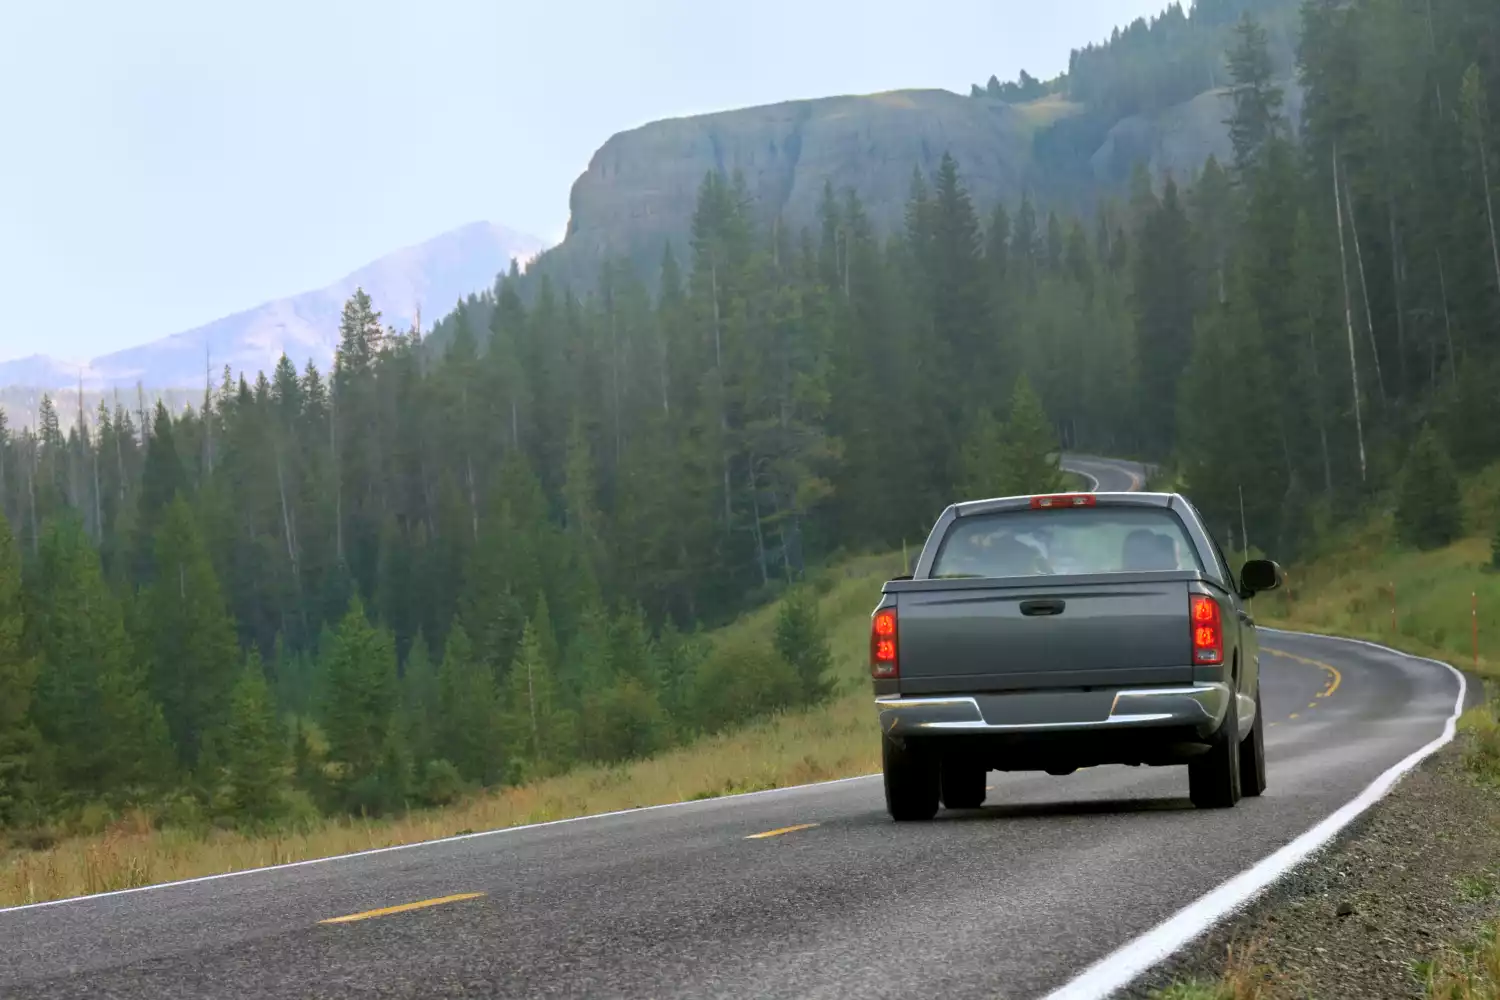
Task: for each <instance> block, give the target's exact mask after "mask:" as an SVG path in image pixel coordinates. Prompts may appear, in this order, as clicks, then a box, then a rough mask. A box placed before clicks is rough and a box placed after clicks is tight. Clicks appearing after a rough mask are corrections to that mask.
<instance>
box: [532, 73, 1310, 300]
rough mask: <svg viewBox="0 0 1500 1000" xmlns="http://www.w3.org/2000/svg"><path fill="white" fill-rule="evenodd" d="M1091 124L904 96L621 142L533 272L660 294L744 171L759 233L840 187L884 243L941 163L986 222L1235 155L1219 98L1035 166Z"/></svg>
mask: <svg viewBox="0 0 1500 1000" xmlns="http://www.w3.org/2000/svg"><path fill="white" fill-rule="evenodd" d="M1287 91H1288V93H1287V109H1288V111H1289V112H1290V115H1291V117H1292V119H1293V122H1294V123H1295V122H1296V121H1297V119H1298V118H1299V117H1300V111H1301V96H1302V95H1301V91H1300V89H1298V88H1297V87H1296V86H1295V85H1294V84H1288V85H1287ZM1088 113H1089V112H1088V110H1087V109H1086V108H1084V107H1082V106H1080V105H1074V104H1069V103H1068V102H1067V101H1065V100H1061V99H1059V98H1056V97H1051V98H1045V99H1043V100H1041V101H1037V102H1032V103H1031V104H1018V105H1010V104H1006V103H1004V102H1002V101H1000V100H995V99H987V98H983V97H972V96H969V97H964V96H960V95H958V94H954V93H951V92H949V91H945V90H904V91H892V92H889V93H883V94H870V95H864V96H851V97H830V98H823V99H820V100H808V101H788V102H785V103H782V104H774V105H768V106H764V107H756V108H745V109H742V110H737V111H725V112H720V113H716V114H708V115H699V116H695V117H689V118H676V119H670V120H666V121H658V122H653V123H651V124H649V125H644V126H642V127H640V128H637V129H632V130H630V131H628V132H621V133H619V134H618V135H615V136H613V137H612V138H610V139H609V141H608V142H606V143H605V144H604V145H603V146H602V147H600V149H599V151H598V152H597V153H595V154H594V157H593V159H592V160H591V161H590V163H589V166H588V169H587V170H586V171H585V172H584V173H583V175H582V176H581V177H579V178H578V180H577V181H576V182H575V183H574V185H573V191H572V197H571V201H570V206H569V207H570V218H569V223H568V231H567V237H566V239H565V240H564V241H563V243H562V244H561V245H560V246H558V247H557V248H555V249H553V250H551V251H549V252H548V253H546V254H543V255H542V257H541V263H540V266H539V267H538V268H537V271H538V272H540V273H546V274H548V275H550V276H551V277H552V278H553V279H554V280H556V281H559V282H561V283H564V284H568V285H571V286H573V287H574V288H578V289H588V288H591V287H592V286H593V283H594V282H595V281H597V278H598V274H599V267H600V265H601V263H602V262H603V261H604V260H605V259H606V258H621V257H623V258H627V259H629V260H631V261H632V262H633V263H634V264H635V265H636V268H637V270H638V271H639V273H641V275H642V276H643V277H645V278H646V279H647V280H648V281H654V279H655V275H656V268H657V264H658V263H659V262H660V259H661V254H662V250H663V247H664V245H665V244H667V243H668V242H670V243H672V244H673V246H674V247H675V248H676V251H677V253H678V255H679V259H682V258H683V257H684V256H686V254H687V240H688V234H689V232H690V229H691V223H692V217H693V210H694V207H695V204H696V200H697V193H698V189H699V186H700V185H701V184H702V182H703V178H704V176H705V175H706V174H707V173H708V172H709V171H722V172H723V173H724V174H725V175H731V174H733V173H734V172H735V171H738V172H739V173H740V174H741V175H742V176H743V177H744V179H745V182H746V186H747V188H748V189H749V192H750V194H751V195H752V196H753V198H754V202H755V210H756V212H757V214H758V216H759V218H760V220H761V221H762V222H763V223H769V221H770V220H771V219H773V218H778V217H779V218H780V219H781V220H782V221H783V222H784V223H787V224H790V225H793V226H798V227H800V226H802V225H805V224H808V223H810V222H812V221H813V220H814V219H815V218H816V212H817V207H818V203H819V201H820V199H821V198H822V196H823V190H824V185H825V184H827V183H829V182H832V184H833V185H834V187H835V189H837V190H839V191H842V190H843V189H845V188H853V189H854V190H855V191H856V192H857V193H858V194H859V196H860V198H861V200H862V201H863V203H864V206H865V210H866V212H867V213H868V215H869V216H870V218H871V220H872V222H873V223H874V224H875V226H876V228H877V230H879V231H881V232H883V233H889V232H891V231H892V230H893V229H894V228H895V227H897V226H899V224H900V223H901V220H902V218H903V209H904V207H905V202H906V199H907V196H908V194H909V193H910V191H911V179H912V171H913V169H914V168H916V169H921V170H922V171H923V172H924V173H930V172H931V171H932V170H934V169H935V168H936V167H937V165H938V163H939V161H940V160H941V159H942V156H943V154H944V153H945V152H948V153H952V154H953V156H954V157H955V158H956V159H957V161H958V163H959V167H960V170H961V171H962V173H963V179H964V182H965V184H966V185H967V187H968V189H969V192H970V194H971V195H972V197H973V199H974V203H975V206H976V208H977V209H978V210H979V211H980V212H981V213H982V214H984V213H988V211H989V209H990V207H991V206H993V205H994V204H995V203H996V202H1005V203H1007V204H1009V205H1011V206H1012V207H1014V206H1015V205H1016V203H1018V202H1019V201H1020V198H1021V196H1022V194H1023V193H1025V192H1027V191H1031V192H1032V193H1034V194H1037V193H1041V194H1042V195H1043V198H1042V200H1044V201H1050V202H1051V203H1052V204H1057V203H1058V202H1060V201H1063V202H1066V201H1067V200H1068V195H1067V194H1066V193H1065V192H1060V191H1059V187H1058V185H1057V184H1056V183H1053V182H1054V181H1055V180H1056V177H1058V176H1063V175H1067V176H1070V177H1075V178H1078V179H1079V180H1080V181H1082V182H1083V183H1084V184H1085V185H1086V186H1087V188H1088V190H1079V191H1077V192H1074V200H1075V202H1076V206H1077V207H1087V206H1088V205H1090V204H1091V203H1092V201H1093V199H1094V198H1095V197H1096V196H1097V195H1098V194H1099V192H1100V191H1101V190H1104V189H1108V188H1109V187H1110V186H1111V185H1117V184H1119V185H1123V183H1124V182H1125V181H1126V180H1128V178H1129V176H1130V173H1131V172H1132V170H1133V169H1134V167H1135V164H1136V163H1137V162H1138V161H1141V160H1144V161H1145V162H1146V163H1147V164H1148V165H1149V167H1150V169H1151V172H1152V174H1153V176H1155V177H1157V178H1160V177H1161V176H1162V175H1163V174H1164V173H1166V172H1168V171H1170V172H1171V173H1172V174H1173V175H1174V176H1176V177H1178V178H1179V179H1182V178H1185V177H1190V176H1192V175H1193V174H1194V173H1196V172H1197V171H1198V170H1199V169H1200V168H1201V167H1202V165H1203V163H1204V161H1206V160H1207V158H1208V157H1209V156H1210V155H1215V156H1218V157H1219V158H1220V159H1221V160H1227V159H1228V158H1229V157H1230V156H1231V155H1232V151H1231V149H1230V144H1229V136H1228V130H1227V128H1226V127H1225V125H1224V121H1225V119H1226V118H1227V117H1228V115H1229V100H1228V96H1227V93H1226V92H1225V91H1222V90H1219V91H1209V92H1205V93H1203V94H1200V95H1199V96H1198V97H1196V98H1194V99H1193V100H1191V101H1187V102H1185V103H1183V104H1180V105H1177V106H1175V107H1172V108H1169V109H1167V110H1166V111H1164V112H1162V113H1160V114H1157V115H1153V116H1149V117H1145V116H1136V117H1131V118H1126V119H1124V120H1122V121H1119V122H1118V123H1115V124H1114V125H1113V127H1110V126H1109V123H1108V122H1104V123H1095V124H1097V126H1098V128H1097V134H1098V135H1099V136H1100V137H1101V138H1100V139H1099V140H1098V141H1096V142H1095V143H1093V144H1089V145H1087V148H1083V149H1080V150H1074V151H1073V152H1070V153H1068V154H1066V155H1068V156H1070V157H1072V158H1073V159H1075V160H1076V161H1077V162H1072V163H1055V162H1049V161H1047V160H1046V159H1045V158H1039V155H1038V153H1037V149H1038V148H1039V147H1040V144H1039V143H1037V142H1036V141H1035V140H1036V138H1037V136H1038V135H1040V134H1042V133H1044V132H1045V131H1046V130H1047V129H1048V128H1049V127H1051V126H1053V125H1054V124H1056V123H1057V122H1059V121H1060V120H1061V119H1064V118H1069V117H1074V116H1078V115H1086V114H1088ZM1091 127H1092V126H1091ZM1048 155H1053V154H1048ZM1063 207H1067V206H1066V205H1064V206H1063Z"/></svg>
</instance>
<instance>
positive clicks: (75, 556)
mask: <svg viewBox="0 0 1500 1000" xmlns="http://www.w3.org/2000/svg"><path fill="white" fill-rule="evenodd" d="M26 630H27V635H28V646H29V647H30V648H31V649H34V650H36V651H37V653H38V654H40V657H41V663H42V673H41V678H40V680H39V682H38V684H37V697H36V701H35V703H34V704H35V709H34V718H35V719H36V720H37V722H38V724H39V728H40V729H41V732H42V737H43V739H44V740H45V741H46V742H47V743H48V744H49V745H50V746H52V747H54V748H55V749H56V760H57V773H58V780H59V782H60V785H61V787H62V788H63V790H65V791H67V792H71V793H75V794H82V795H90V796H105V797H110V798H121V797H125V798H131V797H135V796H137V795H139V794H141V793H143V792H147V791H150V790H151V789H153V788H159V787H161V786H162V785H164V784H165V783H166V782H167V781H169V780H170V777H171V774H172V767H171V743H170V739H169V737H168V735H167V728H166V723H165V721H164V720H163V718H162V714H161V708H160V707H159V706H158V705H157V704H156V703H155V702H154V701H153V700H152V699H151V697H150V695H149V693H148V692H147V687H146V673H145V671H144V670H143V669H141V668H140V667H139V666H137V665H136V663H135V662H134V661H133V659H132V654H131V646H130V644H129V643H128V642H127V641H126V638H125V626H124V623H123V621H122V618H121V614H120V606H119V603H118V602H117V601H116V600H115V597H114V595H113V594H112V593H111V592H110V590H109V588H108V587H107V586H106V585H105V582H104V575H103V572H102V570H101V568H100V565H99V557H98V554H97V553H96V552H95V551H94V550H93V548H92V547H91V546H90V545H89V543H88V539H87V538H86V537H85V536H84V533H83V526H82V524H81V523H80V522H79V521H78V519H77V518H76V517H74V516H71V515H64V516H62V517H59V518H57V519H56V520H54V521H51V522H49V523H48V525H47V526H46V528H45V529H44V530H43V533H42V540H41V549H40V554H39V556H38V559H37V565H36V577H35V584H34V585H31V586H29V588H28V592H27V605H26Z"/></svg>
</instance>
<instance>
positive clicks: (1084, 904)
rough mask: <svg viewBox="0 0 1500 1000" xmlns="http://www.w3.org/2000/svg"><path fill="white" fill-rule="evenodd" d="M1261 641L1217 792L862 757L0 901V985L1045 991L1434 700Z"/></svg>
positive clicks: (796, 993)
mask: <svg viewBox="0 0 1500 1000" xmlns="http://www.w3.org/2000/svg"><path fill="white" fill-rule="evenodd" d="M1263 646H1264V649H1265V650H1266V652H1265V654H1264V667H1263V669H1264V676H1265V694H1264V698H1265V710H1266V712H1267V721H1268V722H1269V723H1270V727H1269V728H1268V729H1267V736H1268V740H1267V746H1268V758H1269V761H1268V763H1269V777H1270V787H1269V790H1268V791H1267V793H1266V795H1265V796H1264V797H1262V798H1259V799H1247V800H1244V801H1243V802H1241V804H1240V805H1239V806H1237V807H1236V808H1234V809H1232V810H1227V811H1198V810H1194V809H1193V808H1191V806H1190V805H1189V804H1188V802H1187V798H1186V795H1187V774H1186V770H1185V769H1184V768H1170V769H1133V768H1124V767H1104V768H1095V769H1090V770H1086V771H1080V772H1078V773H1076V774H1074V775H1071V776H1069V777H1065V778H1053V777H1049V776H1046V775H1004V774H1000V773H995V774H992V775H991V776H990V780H991V784H992V785H993V789H992V791H991V792H990V797H989V800H988V803H987V804H986V806H985V807H984V808H983V809H980V810H977V811H973V812H967V813H940V814H939V817H938V819H937V820H936V821H934V822H932V823H930V824H902V825H899V826H898V825H896V824H894V823H892V822H891V821H890V820H889V819H888V818H887V817H886V814H885V811H884V807H883V800H882V798H881V786H880V781H879V779H878V778H876V777H871V778H860V779H853V780H850V781H846V782H842V783H835V784H829V785H822V786H810V787H804V788H798V789H788V790H783V791H777V792H768V793H761V794H759V795H753V796H745V797H739V798H732V799H718V800H708V801H702V802H694V803H689V804H686V805H682V806H676V807H669V808H664V809H656V810H647V811H636V812H632V813H625V814H618V815H614V816H607V817H600V818H594V819H588V820H582V821H579V822H574V823H563V824H557V825H551V826H544V827H533V828H528V829H521V830H514V831H509V832H501V833H496V834H493V835H485V836H479V837H473V838H468V839H463V840H457V841H447V842H439V843H435V844H431V845H425V846H421V847H416V848H411V849H405V850H397V851H390V852H386V853H379V854H373V855H366V856H362V857H352V858H347V859H342V860H334V861H330V862H326V863H321V864H315V865H309V866H304V867H293V868H284V869H279V870H267V871H264V872H259V873H250V874H246V875H243V876H237V877H232V878H225V879H219V880H215V881H207V882H199V883H196V884H187V885H180V886H170V887H165V888H159V889H149V890H145V891H139V892H134V893H129V894H123V895H115V896H108V897H95V898H85V899H81V900H76V901H70V902H65V903H61V904H54V905H49V906H42V907H34V908H21V909H14V910H8V911H0V996H4V997H6V998H21V997H90V998H96V997H122V998H127V997H128V998H136V997H139V998H153V1000H155V998H169V997H265V998H280V997H288V998H290V997H296V998H310V997H435V996H443V997H450V996H484V997H532V996H548V997H553V996H555V997H656V998H664V997H703V996H722V997H799V998H812V997H847V996H861V997H907V996H915V995H924V996H926V995H931V996H942V997H945V998H957V997H997V996H999V997H1036V996H1041V995H1043V994H1045V993H1046V992H1047V991H1049V990H1051V989H1054V988H1056V987H1058V986H1060V985H1062V984H1063V983H1064V982H1066V981H1067V980H1068V979H1069V978H1070V977H1071V976H1072V975H1073V974H1075V973H1076V972H1078V971H1079V970H1081V969H1082V968H1083V967H1085V966H1087V965H1088V964H1089V963H1091V962H1093V961H1095V960H1097V959H1099V958H1100V957H1102V956H1104V955H1106V954H1107V953H1109V952H1110V951H1111V950H1113V949H1114V948H1115V947H1117V946H1118V945H1120V944H1122V943H1123V942H1125V941H1126V940H1128V939H1129V938H1131V937H1133V936H1134V935H1136V934H1139V933H1141V932H1143V931H1145V930H1147V929H1148V928H1150V927H1152V926H1153V925H1155V924H1156V923H1158V922H1159V921H1161V920H1163V919H1164V918H1166V917H1168V916H1169V915H1171V914H1172V913H1174V912H1175V911H1177V910H1178V909H1180V908H1181V907H1183V906H1185V905H1187V904H1188V903H1190V902H1192V901H1193V900H1194V899H1196V898H1197V897H1199V896H1200V895H1202V894H1203V893H1205V892H1207V891H1208V890H1210V889H1212V888H1213V887H1215V886H1216V885H1218V884H1219V883H1221V882H1223V881H1224V880H1226V879H1228V878H1229V877H1231V876H1233V875H1236V874H1237V873H1239V872H1240V871H1242V870H1243V869H1245V868H1247V867H1249V866H1250V865H1251V864H1253V863H1254V862H1256V861H1258V860H1259V859H1261V858H1262V857H1264V856H1266V855H1267V854H1269V853H1271V852H1272V851H1273V850H1275V849H1276V848H1278V847H1280V846H1282V845H1283V844H1285V843H1287V842H1288V841H1289V840H1291V839H1292V838H1294V837H1295V836H1296V835H1297V834H1299V833H1301V832H1303V831H1304V830H1306V829H1308V828H1309V827H1311V826H1313V825H1314V824H1315V823H1317V822H1318V821H1319V820H1321V819H1322V818H1324V817H1325V816H1327V815H1329V814H1330V813H1331V812H1333V811H1334V810H1335V809H1336V808H1337V807H1339V806H1341V805H1343V804H1344V803H1345V802H1347V801H1349V800H1350V799H1352V798H1354V797H1355V796H1356V795H1357V794H1358V793H1359V792H1360V791H1361V790H1362V789H1363V788H1364V787H1365V786H1366V785H1367V784H1368V783H1369V782H1370V781H1372V780H1373V779H1374V778H1375V777H1376V776H1377V775H1378V774H1380V772H1382V771H1383V770H1385V769H1386V768H1387V767H1389V766H1391V765H1392V764H1394V763H1395V762H1397V761H1398V760H1400V759H1401V758H1402V757H1404V756H1405V755H1407V754H1408V753H1410V752H1411V751H1412V750H1414V749H1416V748H1418V747H1420V746H1422V745H1423V744H1425V743H1427V742H1428V741H1430V740H1432V739H1433V738H1435V737H1436V736H1437V735H1438V734H1439V733H1440V732H1441V731H1442V729H1443V725H1444V721H1445V720H1446V719H1447V717H1448V716H1449V715H1450V714H1451V712H1452V710H1453V704H1454V699H1455V696H1456V692H1457V680H1456V678H1455V677H1454V676H1453V675H1452V674H1451V673H1449V672H1448V671H1447V670H1445V669H1444V668H1442V667H1438V666H1435V665H1432V664H1430V663H1425V662H1423V661H1418V660H1414V659H1411V658H1409V657H1404V656H1400V655H1396V654H1391V653H1384V652H1378V651H1372V650H1370V649H1368V648H1366V647H1358V646H1353V645H1349V644H1345V643H1340V642H1338V641H1335V640H1328V639H1319V638H1313V637H1305V636H1283V635H1271V634H1267V635H1266V636H1264V638H1263ZM872 721H873V718H872ZM788 828H799V829H790V830H789V832H784V833H778V834H776V835H773V836H768V837H758V838H757V837H753V835H755V834H764V833H768V832H771V831H778V830H787V829H788ZM468 893H483V895H482V896H477V897H474V898H469V899H462V900H456V901H452V902H448V903H442V904H438V905H433V906H428V907H425V908H420V909H415V910H410V911H406V912H398V913H392V914H387V915H383V916H377V917H373V918H370V919H362V920H356V921H352V922H348V923H341V924H324V923H320V921H324V920H326V919H329V918H336V917H340V916H346V915H353V914H359V913H362V912H365V911H370V910H376V909H381V908H388V907H392V906H399V905H402V904H407V903H414V902H421V901H426V900H431V899H434V898H441V897H448V896H453V895H460V894H468Z"/></svg>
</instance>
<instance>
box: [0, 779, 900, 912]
mask: <svg viewBox="0 0 1500 1000" xmlns="http://www.w3.org/2000/svg"><path fill="white" fill-rule="evenodd" d="M875 777H879V774H878V773H877V774H857V775H855V776H854V777H852V778H835V779H833V780H832V781H811V782H808V783H807V784H804V785H787V786H786V787H785V788H762V789H761V790H760V791H757V792H737V793H735V794H734V795H719V796H715V797H713V798H710V799H684V800H683V801H681V802H660V803H657V804H656V805H654V806H637V807H635V808H633V809H616V810H615V811H613V812H605V813H592V814H590V815H587V816H569V817H568V818H567V819H554V820H548V821H547V822H545V823H527V824H524V825H522V826H502V827H497V828H495V829H493V830H480V831H478V832H476V833H461V834H457V835H455V836H452V837H439V838H437V839H436V840H419V841H416V842H414V843H410V844H392V845H391V846H389V847H375V848H371V849H370V850H368V851H355V852H354V853H352V854H330V855H329V856H327V857H324V858H309V859H307V860H306V861H290V862H287V863H286V864H281V865H264V866H262V867H260V868H244V869H241V870H239V871H233V872H220V873H219V874H217V875H200V876H198V877H197V878H185V879H179V880H178V881H176V882H159V883H156V884H155V885H140V886H136V887H135V888H133V889H115V890H113V891H111V892H96V893H93V894H92V895H85V896H68V897H67V898H66V899H49V900H47V901H45V902H41V903H23V904H21V905H20V906H7V907H0V917H3V916H5V915H6V914H8V913H20V912H21V911H23V910H40V909H42V908H43V907H46V906H62V905H64V904H67V903H91V902H93V901H94V900H98V899H109V898H111V897H114V896H128V895H131V894H132V893H137V892H154V891H156V890H159V889H176V888H179V887H180V886H186V885H198V884H200V883H203V882H216V881H218V880H219V879H227V878H240V877H241V876H245V875H262V874H265V873H266V872H278V871H285V870H287V869H289V868H306V867H308V866H310V865H322V864H328V863H330V862H333V861H347V860H349V859H351V858H368V857H372V856H373V855H376V854H389V853H391V852H392V851H410V850H415V849H417V848H421V847H433V846H435V845H437V844H452V843H456V842H458V841H460V840H476V839H478V838H480V837H498V836H502V835H504V834H507V833H520V832H521V831H523V830H540V829H542V828H544V827H549V826H562V825H564V824H566V823H582V822H584V821H586V820H597V819H608V818H610V817H612V816H630V815H634V814H636V813H648V812H655V811H656V810H658V809H675V808H678V807H680V806H703V805H711V804H713V803H718V802H725V801H728V800H730V799H748V798H753V797H755V796H757V795H777V794H780V793H784V792H795V791H799V790H801V789H806V788H827V787H829V786H831V785H842V784H844V783H845V782H850V781H868V780H869V779H870V778H875Z"/></svg>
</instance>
